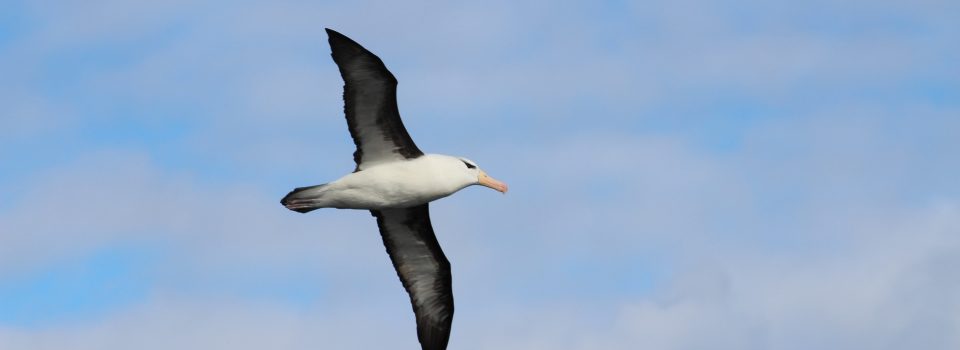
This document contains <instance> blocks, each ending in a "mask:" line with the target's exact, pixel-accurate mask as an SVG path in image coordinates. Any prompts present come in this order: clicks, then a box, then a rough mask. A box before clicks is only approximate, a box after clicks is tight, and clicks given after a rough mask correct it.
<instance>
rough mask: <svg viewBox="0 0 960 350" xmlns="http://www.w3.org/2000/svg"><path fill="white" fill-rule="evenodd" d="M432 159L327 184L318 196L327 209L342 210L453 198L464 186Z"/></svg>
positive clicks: (400, 163) (369, 170)
mask: <svg viewBox="0 0 960 350" xmlns="http://www.w3.org/2000/svg"><path fill="white" fill-rule="evenodd" d="M438 157H445V156H435V155H424V156H422V157H419V158H416V159H413V160H407V161H398V162H390V163H386V164H380V165H376V166H373V167H370V168H367V169H364V170H362V171H359V172H355V173H352V174H349V175H346V176H344V177H342V178H340V179H339V180H337V181H334V182H331V183H329V184H328V185H327V186H326V187H325V191H324V194H323V196H322V198H323V200H324V202H326V203H325V205H324V206H328V207H334V208H342V209H383V208H405V207H411V206H415V205H420V204H423V203H427V202H430V201H433V200H437V199H440V198H443V197H446V196H449V195H451V194H453V193H454V192H456V191H459V190H460V189H462V188H464V187H466V186H468V185H469V184H470V183H469V181H465V180H464V179H463V178H462V176H460V174H457V173H453V174H451V172H450V169H448V168H449V167H447V166H445V164H446V160H444V159H442V158H438Z"/></svg>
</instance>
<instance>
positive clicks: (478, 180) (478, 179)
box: [457, 157, 507, 194]
mask: <svg viewBox="0 0 960 350" xmlns="http://www.w3.org/2000/svg"><path fill="white" fill-rule="evenodd" d="M457 160H459V161H460V162H461V163H463V169H461V171H462V172H466V174H467V176H469V178H470V180H473V182H472V183H470V184H471V185H480V186H486V187H489V188H492V189H495V190H497V191H499V192H500V193H504V194H505V193H507V184H505V183H503V182H500V181H499V180H497V179H494V178H492V177H490V175H487V173H486V172H484V171H483V169H480V167H479V166H477V163H474V162H473V161H472V160H469V159H467V158H462V157H458V158H457Z"/></svg>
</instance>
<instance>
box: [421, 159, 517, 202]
mask: <svg viewBox="0 0 960 350" xmlns="http://www.w3.org/2000/svg"><path fill="white" fill-rule="evenodd" d="M428 157H430V158H431V163H432V164H434V166H435V167H437V168H436V169H437V170H438V171H440V172H441V173H442V174H444V176H442V177H439V178H438V181H440V182H444V183H446V185H447V186H449V187H450V190H451V192H456V191H458V190H460V189H462V188H464V187H467V186H472V185H480V186H486V187H489V188H492V189H494V190H497V191H500V192H501V193H507V184H505V183H503V182H500V181H498V180H497V179H494V178H492V177H490V175H487V173H486V172H484V171H483V170H482V169H480V167H479V166H477V163H474V162H473V161H472V160H469V159H467V158H463V157H454V156H445V155H430V156H428Z"/></svg>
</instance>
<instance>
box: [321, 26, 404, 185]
mask: <svg viewBox="0 0 960 350" xmlns="http://www.w3.org/2000/svg"><path fill="white" fill-rule="evenodd" d="M327 35H328V36H329V37H330V49H331V51H332V52H333V53H332V54H331V56H333V61H334V62H336V63H337V66H338V67H339V68H340V75H341V76H342V77H343V82H344V85H343V102H344V107H343V110H344V113H345V114H346V115H347V127H349V128H350V136H352V137H353V143H354V144H356V146H357V150H356V151H355V152H353V160H354V161H355V162H356V163H357V169H356V170H358V171H359V170H363V169H364V168H366V167H369V166H370V165H373V164H376V163H381V162H389V161H394V160H403V159H410V158H417V157H419V156H422V155H423V152H421V151H420V149H419V148H417V145H416V144H414V143H413V139H411V138H410V135H409V134H407V129H406V128H404V127H403V121H401V120H400V111H399V109H398V108H397V79H396V78H394V77H393V74H391V73H390V71H388V70H387V67H386V66H384V65H383V61H381V60H380V58H379V57H377V56H376V55H374V54H373V53H371V52H370V51H367V49H364V48H363V46H360V44H357V42H355V41H353V40H350V38H348V37H346V36H344V35H343V34H340V33H337V32H336V31H334V30H332V29H329V28H328V29H327Z"/></svg>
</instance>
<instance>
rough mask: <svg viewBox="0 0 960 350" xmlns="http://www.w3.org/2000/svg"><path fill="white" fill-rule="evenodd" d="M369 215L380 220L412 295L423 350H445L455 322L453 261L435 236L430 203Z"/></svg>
mask: <svg viewBox="0 0 960 350" xmlns="http://www.w3.org/2000/svg"><path fill="white" fill-rule="evenodd" d="M370 212H371V213H373V216H375V217H377V225H378V226H380V235H381V236H382V237H383V245H384V246H386V248H387V253H388V254H390V260H391V261H393V267H394V268H396V270H397V275H398V276H400V281H401V282H403V287H404V288H406V289H407V293H408V294H410V302H411V303H412V304H413V312H414V313H415V314H416V316H417V338H418V339H419V340H420V347H421V349H423V350H444V349H446V348H447V341H448V340H449V339H450V324H451V323H452V322H453V291H452V290H451V287H450V283H451V279H450V262H448V261H447V257H446V256H444V255H443V251H442V250H440V244H439V243H437V237H436V236H434V234H433V227H432V226H431V225H430V210H429V206H428V204H423V205H420V206H416V207H412V208H404V209H381V210H371V211H370Z"/></svg>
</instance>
